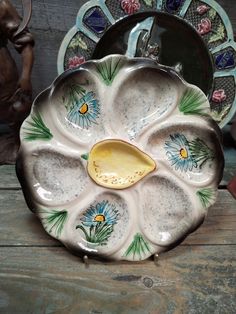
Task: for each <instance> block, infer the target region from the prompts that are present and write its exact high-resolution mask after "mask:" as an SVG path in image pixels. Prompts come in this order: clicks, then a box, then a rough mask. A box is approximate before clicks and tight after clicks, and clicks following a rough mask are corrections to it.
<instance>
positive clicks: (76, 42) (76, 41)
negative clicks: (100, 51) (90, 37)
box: [69, 36, 88, 50]
mask: <svg viewBox="0 0 236 314" xmlns="http://www.w3.org/2000/svg"><path fill="white" fill-rule="evenodd" d="M77 47H80V48H81V49H83V50H88V45H87V44H86V42H85V41H84V40H83V39H82V38H81V37H80V36H76V37H74V38H73V39H72V40H71V42H70V44H69V48H72V49H76V48H77Z"/></svg>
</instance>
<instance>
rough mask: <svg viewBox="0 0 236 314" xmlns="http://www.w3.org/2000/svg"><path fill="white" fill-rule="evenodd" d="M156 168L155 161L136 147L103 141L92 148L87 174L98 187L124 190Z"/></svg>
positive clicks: (123, 143) (120, 142) (116, 141)
mask: <svg viewBox="0 0 236 314" xmlns="http://www.w3.org/2000/svg"><path fill="white" fill-rule="evenodd" d="M155 168H156V164H155V161H154V160H153V159H152V158H151V157H149V156H148V155H147V154H145V153H144V152H142V151H141V150H140V149H138V148H137V147H136V146H134V145H131V144H129V143H127V142H124V141H120V140H105V141H102V142H99V143H97V144H96V145H94V146H93V148H92V150H91V152H90V154H89V158H88V173H89V175H90V177H91V178H92V179H93V180H94V181H95V182H96V183H97V184H99V185H101V186H104V187H108V188H113V189H125V188H128V187H130V186H132V185H134V184H135V183H136V182H138V181H139V180H141V179H142V178H143V177H145V176H146V175H147V174H149V173H150V172H152V171H154V170H155Z"/></svg>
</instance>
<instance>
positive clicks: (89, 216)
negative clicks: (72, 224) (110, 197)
mask: <svg viewBox="0 0 236 314" xmlns="http://www.w3.org/2000/svg"><path fill="white" fill-rule="evenodd" d="M115 208H116V207H115V205H113V204H109V202H108V201H102V202H101V203H97V204H96V205H95V206H94V205H91V206H90V207H89V208H88V210H87V211H86V212H85V213H84V214H83V217H82V218H81V221H82V224H83V225H84V226H86V227H90V226H92V225H96V224H98V223H106V224H107V225H114V224H116V223H117V219H118V216H119V214H118V210H116V209H115Z"/></svg>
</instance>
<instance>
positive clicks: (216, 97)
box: [211, 89, 227, 103]
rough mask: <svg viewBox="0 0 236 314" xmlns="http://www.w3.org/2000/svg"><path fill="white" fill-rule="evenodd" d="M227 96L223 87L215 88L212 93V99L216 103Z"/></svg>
mask: <svg viewBox="0 0 236 314" xmlns="http://www.w3.org/2000/svg"><path fill="white" fill-rule="evenodd" d="M226 98H227V95H226V93H225V90H224V89H218V90H215V91H214V92H213V94H212V98H211V99H212V101H214V102H217V103H221V102H223V101H225V100H226Z"/></svg>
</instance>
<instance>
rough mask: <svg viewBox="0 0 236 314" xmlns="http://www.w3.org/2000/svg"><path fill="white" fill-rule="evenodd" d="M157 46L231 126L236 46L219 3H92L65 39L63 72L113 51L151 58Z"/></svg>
mask: <svg viewBox="0 0 236 314" xmlns="http://www.w3.org/2000/svg"><path fill="white" fill-rule="evenodd" d="M140 12H143V13H141V14H140ZM158 12H159V13H158ZM198 34H199V37H201V38H198V36H197V35H198ZM203 43H205V45H204V44H203ZM155 48H157V49H156V50H159V56H158V61H159V62H160V63H162V64H165V65H168V66H176V65H177V67H178V65H179V64H180V65H181V68H182V75H183V77H184V78H185V80H186V81H187V82H189V83H191V84H195V85H197V86H198V87H200V88H201V89H202V90H203V91H204V92H205V94H206V95H207V96H208V99H209V101H210V105H211V115H212V117H213V119H215V121H217V123H218V124H219V125H220V127H223V126H224V125H226V124H227V123H228V122H229V121H230V119H231V118H232V117H233V115H234V113H235V110H236V95H235V90H236V87H235V80H236V69H235V66H236V45H235V42H234V38H233V30H232V26H231V24H230V21H229V18H228V16H227V14H226V13H225V11H224V10H223V9H222V8H221V6H220V5H219V4H217V3H216V2H215V1H214V0H203V1H197V0H117V1H113V0H106V1H105V0H92V1H89V2H87V3H86V4H85V5H84V6H83V7H82V8H81V9H80V10H79V12H78V15H77V19H76V25H75V26H74V27H73V28H72V29H71V30H70V31H69V32H68V34H67V35H66V37H65V39H64V40H63V43H62V45H61V48H60V51H59V55H58V72H59V73H62V72H63V71H64V70H66V69H68V68H73V67H76V66H78V64H80V63H82V62H84V61H85V60H88V59H94V58H97V59H98V58H100V57H103V56H105V55H108V54H113V53H119V54H126V55H127V56H128V57H134V56H139V55H140V52H142V55H145V53H147V54H148V56H150V54H151V55H152V53H153V51H154V53H155ZM195 48H196V49H195ZM150 50H151V53H150Z"/></svg>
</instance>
